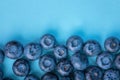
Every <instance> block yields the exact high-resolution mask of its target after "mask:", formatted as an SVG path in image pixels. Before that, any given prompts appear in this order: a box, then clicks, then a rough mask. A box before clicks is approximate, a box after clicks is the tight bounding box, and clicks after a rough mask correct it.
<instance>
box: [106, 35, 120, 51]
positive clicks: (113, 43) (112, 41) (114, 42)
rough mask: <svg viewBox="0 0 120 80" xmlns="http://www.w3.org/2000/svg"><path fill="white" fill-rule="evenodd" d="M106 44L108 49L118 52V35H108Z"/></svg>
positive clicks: (119, 41)
mask: <svg viewBox="0 0 120 80" xmlns="http://www.w3.org/2000/svg"><path fill="white" fill-rule="evenodd" d="M104 46H105V49H106V50H107V51H109V52H112V53H116V52H118V51H119V49H120V40H119V39H118V38H116V37H108V38H107V39H106V40H105V43H104Z"/></svg>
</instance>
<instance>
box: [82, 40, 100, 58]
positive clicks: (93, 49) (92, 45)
mask: <svg viewBox="0 0 120 80" xmlns="http://www.w3.org/2000/svg"><path fill="white" fill-rule="evenodd" d="M101 50H102V49H101V46H100V44H99V43H98V42H97V41H95V40H89V41H87V42H86V43H85V45H84V47H83V51H84V53H85V54H86V55H88V56H95V55H98V54H99V53H100V52H101Z"/></svg>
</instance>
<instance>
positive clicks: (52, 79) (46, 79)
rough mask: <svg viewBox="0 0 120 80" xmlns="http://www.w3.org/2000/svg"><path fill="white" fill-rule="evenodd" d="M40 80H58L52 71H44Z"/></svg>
mask: <svg viewBox="0 0 120 80" xmlns="http://www.w3.org/2000/svg"><path fill="white" fill-rule="evenodd" d="M41 80H59V78H58V76H57V75H56V74H54V73H50V72H49V73H46V74H44V75H43V76H42V78H41Z"/></svg>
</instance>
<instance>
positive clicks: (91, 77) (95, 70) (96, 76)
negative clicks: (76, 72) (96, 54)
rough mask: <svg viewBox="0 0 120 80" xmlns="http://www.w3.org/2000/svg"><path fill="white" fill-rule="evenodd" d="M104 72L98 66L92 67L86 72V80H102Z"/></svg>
mask: <svg viewBox="0 0 120 80" xmlns="http://www.w3.org/2000/svg"><path fill="white" fill-rule="evenodd" d="M102 76H103V72H102V70H101V69H100V68H99V67H97V66H90V67H88V68H87V70H86V72H85V78H86V80H102Z"/></svg>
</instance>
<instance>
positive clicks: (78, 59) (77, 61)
mask: <svg viewBox="0 0 120 80" xmlns="http://www.w3.org/2000/svg"><path fill="white" fill-rule="evenodd" d="M71 63H72V65H73V67H74V69H76V70H84V69H86V67H87V66H88V65H89V62H88V58H87V56H86V55H84V54H80V53H78V52H77V53H75V54H73V55H72V56H71Z"/></svg>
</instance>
